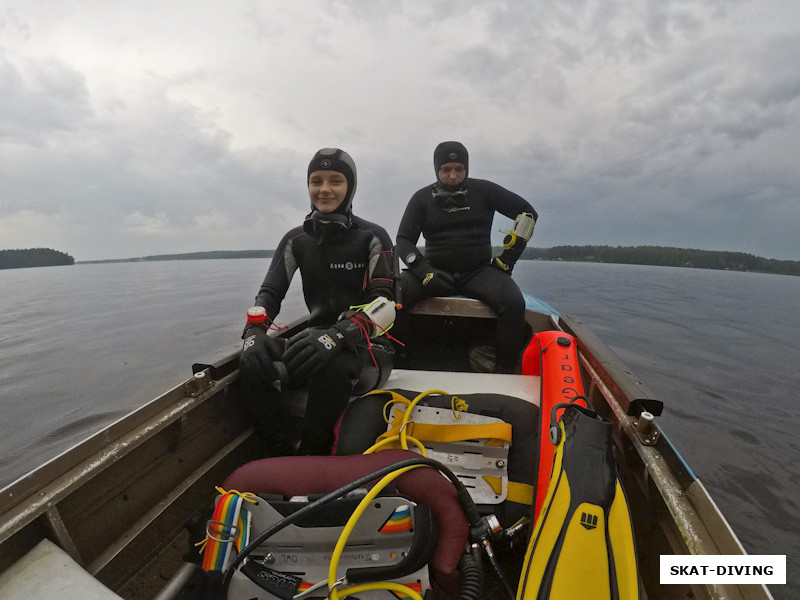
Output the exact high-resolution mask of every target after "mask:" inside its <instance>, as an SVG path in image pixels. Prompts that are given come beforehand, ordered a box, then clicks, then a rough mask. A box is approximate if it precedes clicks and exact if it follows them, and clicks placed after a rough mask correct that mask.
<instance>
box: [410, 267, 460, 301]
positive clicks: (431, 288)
mask: <svg viewBox="0 0 800 600" xmlns="http://www.w3.org/2000/svg"><path fill="white" fill-rule="evenodd" d="M411 273H412V274H413V275H414V276H415V277H416V278H417V279H419V280H420V282H421V283H422V288H423V289H424V290H425V293H426V294H427V295H429V296H452V295H453V294H455V293H456V290H455V287H454V285H453V284H454V281H453V276H452V275H450V273H447V272H446V271H442V270H441V269H436V268H435V267H432V266H431V264H430V263H429V262H428V261H427V260H421V261H419V262H418V263H417V264H415V265H414V266H413V267H411Z"/></svg>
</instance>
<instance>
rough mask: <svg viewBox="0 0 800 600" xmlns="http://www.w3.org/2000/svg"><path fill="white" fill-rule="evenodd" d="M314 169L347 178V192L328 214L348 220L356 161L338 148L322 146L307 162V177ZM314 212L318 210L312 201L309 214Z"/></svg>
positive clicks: (353, 194)
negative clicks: (337, 215) (334, 172)
mask: <svg viewBox="0 0 800 600" xmlns="http://www.w3.org/2000/svg"><path fill="white" fill-rule="evenodd" d="M314 171H336V172H337V173H341V174H342V175H344V178H345V179H346V180H347V192H346V193H345V195H344V199H343V200H342V203H341V204H340V205H339V206H337V207H336V210H334V211H333V213H330V214H339V215H345V216H346V217H347V220H348V221H350V220H351V219H350V217H351V214H352V210H353V209H352V206H353V196H355V193H356V184H357V183H358V175H357V172H356V163H355V162H354V161H353V159H352V157H351V156H350V155H349V154H348V153H347V152H345V151H344V150H340V149H339V148H322V150H319V151H318V152H317V153H316V154H315V155H314V157H313V158H312V159H311V162H310V163H308V175H307V177H311V173H313V172H314ZM306 182H308V179H306ZM315 212H318V211H317V210H316V208H315V207H314V204H313V203H312V204H311V214H314V213H315ZM310 216H311V215H309V217H310ZM306 219H308V217H306ZM348 227H349V225H348Z"/></svg>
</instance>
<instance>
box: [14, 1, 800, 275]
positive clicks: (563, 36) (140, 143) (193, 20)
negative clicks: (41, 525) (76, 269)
mask: <svg viewBox="0 0 800 600" xmlns="http://www.w3.org/2000/svg"><path fill="white" fill-rule="evenodd" d="M797 23H800V5H798V4H797V3H790V2H786V1H785V0H765V2H763V3H759V4H758V6H756V5H753V4H752V3H746V2H741V1H722V0H711V1H708V2H700V1H699V0H698V1H692V0H680V1H678V0H674V1H665V2H654V1H650V2H644V3H640V4H637V5H631V4H630V3H627V2H625V3H623V2H622V1H621V0H605V1H603V2H601V1H600V0H579V1H576V2H570V3H566V4H565V3H555V4H552V3H551V4H547V3H545V4H538V5H535V6H534V5H530V4H529V3H528V4H526V3H518V2H505V1H495V0H489V1H477V0H475V1H465V2H455V1H447V2H437V3H419V2H388V1H384V0H375V1H373V2H368V3H364V2H355V1H353V0H336V1H329V2H314V1H310V2H307V3H303V4H302V5H298V4H293V3H252V2H244V1H242V2H233V3H231V4H230V5H226V7H225V9H224V10H222V9H221V8H220V7H219V6H218V5H217V4H216V3H210V2H202V1H201V2H197V1H195V2H186V1H178V2H173V3H169V4H166V5H163V6H162V5H159V7H158V10H155V9H151V8H149V7H147V6H144V7H142V6H140V5H119V4H109V3H105V2H99V1H95V0H83V1H82V2H80V3H71V4H65V3H60V4H56V5H50V4H48V5H40V4H39V3H34V2H20V3H17V4H16V5H15V6H14V7H13V8H7V9H5V10H4V11H0V34H2V37H1V38H0V86H2V89H3V92H4V93H3V95H2V96H0V153H1V154H2V160H0V231H2V232H3V234H4V235H3V238H2V240H0V244H1V245H2V246H3V247H5V246H6V245H7V244H8V243H9V242H8V241H7V240H11V239H14V240H15V243H19V245H20V246H28V245H32V244H33V240H39V239H42V238H43V237H44V238H47V236H46V235H42V234H41V231H47V232H49V235H50V238H49V239H51V240H53V242H52V244H55V243H56V241H58V242H59V243H63V247H61V248H59V249H62V250H64V251H68V252H70V253H73V254H75V255H76V258H78V259H79V260H87V259H93V258H122V257H125V256H131V255H142V254H152V253H165V252H170V251H194V250H203V249H205V250H213V249H236V248H251V247H262V248H266V247H274V246H275V245H276V244H277V241H278V240H279V239H280V237H281V235H282V234H283V232H285V231H286V230H287V229H288V228H290V227H292V226H295V225H297V224H299V222H300V221H301V220H302V217H303V215H304V214H305V212H306V210H307V208H308V198H307V192H306V189H305V185H304V179H305V167H306V165H307V161H308V159H309V158H310V156H311V155H312V154H313V152H314V151H315V150H316V149H318V148H320V147H325V146H339V147H343V148H345V149H346V150H348V151H349V152H350V153H351V154H352V155H353V156H354V158H355V160H356V163H357V165H358V171H359V191H358V195H357V197H356V199H355V204H354V207H355V209H356V211H357V212H358V213H359V214H361V215H362V216H364V217H365V218H368V219H372V220H375V221H378V222H380V223H381V224H383V225H384V226H385V227H386V229H387V230H389V232H390V233H391V234H393V233H394V232H395V231H396V227H397V225H398V223H399V220H400V217H401V215H402V210H403V208H404V206H405V202H406V201H407V199H408V198H409V197H410V196H411V194H412V193H413V192H414V191H415V190H416V189H418V188H419V187H421V186H423V185H425V184H427V183H430V182H431V181H432V180H433V171H432V163H431V154H432V151H433V148H434V146H435V145H436V144H437V143H438V142H440V141H442V140H444V139H459V140H461V141H463V142H464V143H465V144H466V145H467V147H468V148H469V149H470V153H471V155H472V161H471V174H472V175H473V176H475V177H483V178H487V179H492V180H494V181H496V182H498V183H500V184H501V185H504V186H505V187H508V188H509V189H512V190H514V191H516V192H518V193H520V194H521V195H523V196H525V197H527V198H529V199H531V200H532V201H533V202H534V204H535V205H536V207H537V210H539V211H540V223H539V226H538V227H537V232H536V238H535V239H534V243H535V244H537V245H554V244H560V243H568V242H569V243H590V242H591V243H607V244H611V245H626V244H629V243H642V242H646V241H647V240H648V239H649V240H651V241H652V242H653V243H655V242H656V241H657V242H658V243H662V244H665V245H678V244H688V245H691V246H695V247H708V248H723V249H732V250H737V249H749V250H748V251H753V249H755V248H758V249H759V250H760V251H761V252H762V253H764V254H765V255H767V256H776V257H794V258H800V241H798V240H797V239H796V238H797V236H792V235H790V234H789V232H788V225H787V223H791V222H796V221H797V219H798V217H800V214H796V213H797V211H798V210H800V209H796V208H794V206H796V205H797V202H796V200H797V197H798V196H800V176H798V174H797V173H796V162H797V160H796V159H797V153H796V151H794V146H795V145H796V142H795V140H796V138H797V135H798V134H800V131H798V129H800V119H799V118H798V110H799V109H798V96H799V95H800V75H798V71H797V69H796V66H795V65H796V64H798V60H799V59H800V56H798V54H800V43H799V42H800V39H799V38H800V26H798V25H797ZM25 215H27V216H25ZM33 215H38V216H39V217H38V218H42V219H45V221H46V222H49V223H51V224H52V223H56V222H57V223H58V227H55V226H45V224H44V223H40V227H41V229H40V230H39V231H37V230H36V229H35V225H34V224H33V221H32V219H33V218H34V217H33ZM48 219H49V221H47V220H48ZM748 220H749V221H750V225H751V226H752V224H753V223H757V224H758V226H757V227H756V228H755V229H752V228H751V234H750V235H749V236H744V235H742V233H741V232H742V231H744V230H746V229H747V227H748V222H747V221H748ZM28 227H30V228H28ZM501 227H502V225H500V224H497V225H496V227H495V228H496V229H498V232H499V230H500V229H501ZM762 230H763V232H762ZM732 231H736V232H737V233H736V234H735V235H734V234H732V233H731V232H732ZM7 235H12V236H13V238H8V237H6V236H7ZM498 235H500V234H499V233H498ZM26 236H27V237H26ZM26 239H28V240H30V241H31V243H29V244H26V243H25V240H26ZM52 244H47V243H46V240H45V244H44V245H52ZM728 246H730V247H728Z"/></svg>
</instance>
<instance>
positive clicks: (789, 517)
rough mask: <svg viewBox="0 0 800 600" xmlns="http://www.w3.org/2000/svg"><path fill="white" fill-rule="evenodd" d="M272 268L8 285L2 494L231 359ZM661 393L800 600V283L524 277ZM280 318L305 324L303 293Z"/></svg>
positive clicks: (227, 264) (130, 272)
mask: <svg viewBox="0 0 800 600" xmlns="http://www.w3.org/2000/svg"><path fill="white" fill-rule="evenodd" d="M266 267H267V261H265V260H262V259H246V260H219V261H175V262H153V263H119V264H98V265H75V266H72V267H51V268H41V269H21V270H7V271H0V409H1V410H0V426H1V427H2V432H3V439H2V441H0V486H2V485H4V484H6V483H8V482H10V481H11V480H13V479H14V478H15V477H17V476H19V475H20V474H22V473H24V472H26V471H27V470H29V469H30V468H32V467H34V466H36V465H38V464H40V463H41V462H43V461H44V460H47V459H49V458H51V457H52V456H54V455H56V454H57V453H59V452H61V451H63V450H65V449H66V448H68V447H70V446H71V445H73V444H75V443H76V442H78V441H79V440H80V439H82V438H83V437H85V436H86V435H87V434H89V433H91V432H93V431H95V430H96V429H98V428H99V427H101V426H102V425H104V424H106V423H108V422H110V421H112V420H114V419H116V418H119V417H121V416H123V415H124V414H126V413H127V412H129V411H130V410H131V409H134V408H136V407H138V406H140V405H141V404H143V403H144V402H145V401H147V400H149V399H151V398H153V397H155V396H156V395H158V394H160V393H161V392H163V391H164V390H166V389H167V388H169V387H172V386H174V385H178V384H179V383H181V382H182V381H183V380H184V379H186V378H187V377H188V376H189V375H190V366H191V363H192V362H197V361H198V360H202V359H205V358H208V357H211V356H213V355H215V354H216V353H217V352H219V351H221V350H228V349H232V348H235V347H237V346H238V345H239V340H238V336H239V333H240V331H241V326H242V322H243V315H244V311H245V310H246V309H247V308H248V307H249V306H250V305H251V304H252V301H253V298H254V296H255V293H256V291H257V289H258V286H259V284H260V282H261V280H262V278H263V275H264V273H265V271H266ZM515 278H516V280H517V281H518V282H519V283H520V287H522V288H523V290H525V291H526V292H528V293H531V294H533V295H536V296H539V297H540V298H542V299H543V300H545V301H547V302H549V303H550V304H552V305H553V306H555V307H556V308H557V309H558V310H559V311H560V312H562V313H564V314H570V315H573V316H576V317H580V318H581V320H583V321H584V322H586V323H587V324H588V325H589V326H590V327H591V328H592V329H593V330H594V331H595V332H596V333H597V334H598V335H599V336H600V337H601V338H602V339H603V340H604V341H605V342H606V343H607V344H608V345H609V346H611V347H612V348H613V349H614V350H615V351H616V352H617V354H619V355H620V357H621V358H622V359H623V361H625V362H626V363H627V364H628V365H629V366H630V367H631V368H632V370H633V371H634V372H635V373H636V374H637V375H638V376H639V377H640V378H641V379H642V380H643V381H644V382H645V383H646V384H647V385H648V386H649V387H650V388H651V389H653V390H654V391H655V393H656V395H657V397H659V398H661V399H662V400H663V401H664V402H665V404H666V408H665V411H664V415H663V417H662V425H663V427H664V428H665V430H666V431H667V433H668V435H669V437H670V439H671V440H672V441H673V443H674V444H675V445H676V446H677V448H678V449H679V450H680V451H681V453H682V454H683V455H684V457H685V458H686V459H687V461H688V462H689V464H690V465H692V467H693V469H694V470H695V472H696V473H697V475H698V476H699V477H700V479H701V480H702V481H703V482H704V483H705V485H706V487H707V488H708V489H709V491H710V493H711V494H712V496H713V497H714V499H715V500H716V502H717V504H719V505H720V507H721V508H722V510H723V512H724V513H725V515H726V516H727V518H728V520H729V521H730V522H731V524H732V525H733V528H734V529H735V530H736V532H737V533H738V535H739V537H740V539H741V540H742V542H743V544H744V545H745V547H746V548H747V550H748V551H749V552H751V553H753V554H787V555H788V581H789V582H790V585H788V586H775V587H774V588H773V589H772V592H773V594H774V595H775V597H776V598H787V599H788V598H790V597H796V596H797V595H800V587H798V565H799V564H800V547H799V546H800V544H798V539H799V538H800V517H799V516H798V515H799V514H800V510H799V509H800V501H798V498H800V469H798V466H797V462H798V457H800V433H798V432H799V431H800V408H799V407H798V400H800V398H799V397H800V392H798V390H800V375H799V374H798V373H799V372H800V369H799V368H798V367H800V318H798V315H800V278H798V277H787V276H778V275H761V274H753V273H732V272H725V271H706V270H694V269H674V268H663V267H645V266H634V265H602V264H600V265H597V264H582V263H552V262H539V261H535V262H523V263H521V264H520V265H519V266H518V267H517V269H516V271H515ZM290 294H291V295H290V301H287V302H286V303H285V306H284V310H283V313H282V315H281V318H279V320H285V321H288V320H291V319H292V318H294V317H296V316H299V315H301V314H303V313H304V312H305V311H304V307H303V305H302V298H301V296H300V293H299V289H297V288H293V290H292V291H291V292H290Z"/></svg>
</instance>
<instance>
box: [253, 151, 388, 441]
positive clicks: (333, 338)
mask: <svg viewBox="0 0 800 600" xmlns="http://www.w3.org/2000/svg"><path fill="white" fill-rule="evenodd" d="M307 184H308V193H309V196H310V199H311V212H310V213H309V214H308V215H307V216H306V218H305V221H304V222H303V224H302V225H300V226H298V227H295V228H294V229H292V230H290V231H289V232H288V233H286V235H284V236H283V239H282V240H281V241H280V243H279V244H278V247H277V249H276V251H275V255H274V256H273V258H272V262H271V264H270V267H269V270H268V272H267V275H266V277H265V278H264V282H263V283H262V284H261V289H260V290H259V292H258V295H257V296H256V300H255V306H254V307H253V308H251V309H250V310H249V311H248V321H247V325H246V326H245V330H244V333H243V336H242V337H243V339H244V345H243V348H242V354H241V359H240V374H241V383H242V389H243V392H244V393H243V396H244V399H245V403H246V404H247V406H248V408H249V409H250V412H251V414H252V416H253V418H254V420H255V425H256V429H257V430H258V432H259V434H260V435H261V436H262V437H263V439H264V441H265V442H266V443H267V445H268V447H269V448H270V453H271V454H287V453H291V450H292V449H293V448H291V447H290V446H291V445H292V440H291V426H290V424H289V422H288V417H287V415H286V414H285V413H284V409H283V408H282V406H281V402H280V396H281V393H280V392H281V389H282V388H284V389H285V386H286V383H287V382H286V379H287V377H286V375H287V374H288V384H289V385H290V386H291V387H294V388H301V389H307V390H308V400H307V405H306V414H305V418H304V419H303V425H302V436H301V441H300V446H299V448H298V453H299V454H329V453H330V449H331V445H332V444H333V439H334V438H333V429H334V425H335V423H336V420H337V418H338V417H339V415H340V414H341V413H342V411H343V410H344V408H345V406H346V405H347V402H348V400H349V398H350V396H351V394H352V393H353V392H354V390H355V389H357V390H358V392H359V393H364V392H366V391H368V390H369V389H372V388H373V387H377V386H378V385H380V384H382V383H383V381H385V379H386V378H387V377H388V376H389V371H390V370H391V355H392V349H391V346H390V345H389V344H388V343H383V342H382V340H385V338H380V339H373V340H370V338H378V336H381V335H383V334H384V333H385V332H386V330H387V329H388V328H389V327H391V325H392V323H393V322H394V313H395V311H394V301H393V300H394V268H393V267H394V260H393V250H392V242H391V238H390V237H389V235H388V233H386V230H384V229H383V228H382V227H380V226H379V225H376V224H374V223H370V222H369V221H366V220H364V219H361V218H359V217H357V216H355V215H354V214H353V213H352V200H353V195H354V194H355V191H356V166H355V163H354V162H353V159H352V158H351V157H350V155H349V154H347V153H346V152H344V151H343V150H340V149H337V148H324V149H322V150H320V151H319V152H317V153H316V154H315V155H314V157H313V158H312V159H311V162H310V164H309V166H308V177H307ZM298 269H299V270H300V277H301V278H302V283H303V295H304V297H305V302H306V306H307V307H308V310H309V313H310V317H309V329H308V330H306V331H303V332H301V333H299V334H297V335H296V336H294V337H292V338H291V339H290V340H289V341H288V344H286V345H284V343H283V340H278V339H276V338H273V337H270V336H269V335H267V330H268V328H269V327H270V325H271V323H272V322H273V321H274V319H275V317H276V316H277V315H278V313H279V311H280V308H281V302H282V301H283V299H284V297H285V296H286V292H287V290H288V289H289V284H290V282H291V279H292V277H293V275H294V273H295V271H296V270H298ZM284 365H285V370H284V369H283V366H284Z"/></svg>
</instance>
